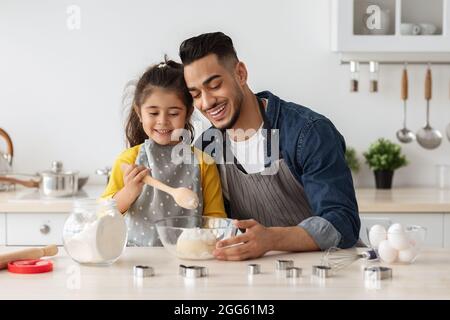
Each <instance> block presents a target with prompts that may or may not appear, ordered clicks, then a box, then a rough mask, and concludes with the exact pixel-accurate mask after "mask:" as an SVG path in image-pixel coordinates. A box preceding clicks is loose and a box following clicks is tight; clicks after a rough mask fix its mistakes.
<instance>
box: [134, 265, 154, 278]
mask: <svg viewBox="0 0 450 320" xmlns="http://www.w3.org/2000/svg"><path fill="white" fill-rule="evenodd" d="M133 273H134V276H135V277H138V278H146V277H153V276H154V275H155V270H154V269H153V268H152V267H149V266H142V265H137V266H134V267H133Z"/></svg>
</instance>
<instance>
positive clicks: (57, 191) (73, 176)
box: [0, 161, 87, 198]
mask: <svg viewBox="0 0 450 320" xmlns="http://www.w3.org/2000/svg"><path fill="white" fill-rule="evenodd" d="M15 176H31V177H34V178H35V179H32V180H21V179H17V178H15ZM1 181H4V182H9V183H16V184H20V185H23V186H25V187H31V188H39V192H40V194H41V195H42V196H44V197H51V198H59V197H68V196H73V195H75V194H76V193H77V192H78V190H79V174H78V171H64V170H63V164H62V162H60V161H53V162H52V168H51V169H50V170H46V171H43V172H40V173H38V174H37V175H30V174H14V173H11V174H7V175H4V176H0V182H1ZM82 181H83V184H84V183H86V182H87V177H82Z"/></svg>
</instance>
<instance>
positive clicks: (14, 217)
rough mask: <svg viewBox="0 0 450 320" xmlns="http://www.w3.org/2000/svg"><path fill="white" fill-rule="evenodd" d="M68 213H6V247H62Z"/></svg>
mask: <svg viewBox="0 0 450 320" xmlns="http://www.w3.org/2000/svg"><path fill="white" fill-rule="evenodd" d="M68 216H69V213H7V214H6V245H8V246H34V245H48V244H56V245H62V244H63V241H62V231H63V227H64V222H65V221H66V219H67V217H68Z"/></svg>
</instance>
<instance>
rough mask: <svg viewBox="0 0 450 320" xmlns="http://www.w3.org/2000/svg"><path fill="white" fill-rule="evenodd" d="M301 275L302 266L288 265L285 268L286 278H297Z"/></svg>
mask: <svg viewBox="0 0 450 320" xmlns="http://www.w3.org/2000/svg"><path fill="white" fill-rule="evenodd" d="M301 275H302V268H298V267H290V268H287V269H286V278H299V277H300V276H301Z"/></svg>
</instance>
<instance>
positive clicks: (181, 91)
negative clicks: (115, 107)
mask: <svg viewBox="0 0 450 320" xmlns="http://www.w3.org/2000/svg"><path fill="white" fill-rule="evenodd" d="M155 88H162V89H167V90H171V91H174V92H175V93H176V94H177V95H178V97H179V98H180V100H181V101H182V102H183V103H184V105H185V106H186V108H187V110H186V124H185V127H184V128H185V129H186V130H189V132H190V135H191V141H190V142H191V143H192V141H193V139H194V127H193V126H192V124H191V122H190V118H191V115H192V112H193V110H194V109H193V108H194V106H193V104H192V103H193V101H192V96H191V94H190V93H189V90H188V88H187V86H186V82H185V81H184V75H183V65H182V64H179V63H177V62H175V61H172V60H168V58H167V56H165V57H164V61H163V62H161V63H159V64H156V65H153V66H151V67H150V68H148V69H147V70H146V71H145V72H144V74H143V75H142V76H141V78H140V79H139V80H138V81H137V83H136V88H135V91H134V97H133V102H132V105H131V109H130V113H129V115H128V118H127V121H126V126H125V133H126V137H127V141H128V144H129V147H134V146H137V145H139V144H141V143H143V142H144V141H145V140H146V139H148V136H147V134H146V133H145V132H144V129H143V128H142V124H141V121H140V119H139V116H138V112H139V109H140V108H141V106H142V104H143V103H144V102H145V100H146V99H147V98H148V97H149V96H150V94H151V93H152V91H153V90H154V89H155Z"/></svg>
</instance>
